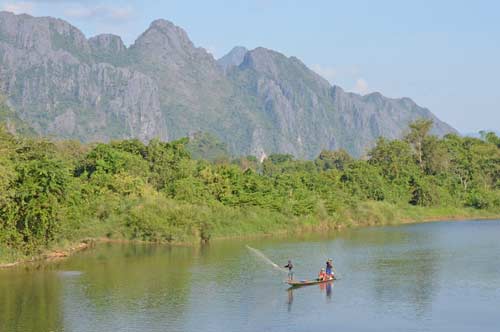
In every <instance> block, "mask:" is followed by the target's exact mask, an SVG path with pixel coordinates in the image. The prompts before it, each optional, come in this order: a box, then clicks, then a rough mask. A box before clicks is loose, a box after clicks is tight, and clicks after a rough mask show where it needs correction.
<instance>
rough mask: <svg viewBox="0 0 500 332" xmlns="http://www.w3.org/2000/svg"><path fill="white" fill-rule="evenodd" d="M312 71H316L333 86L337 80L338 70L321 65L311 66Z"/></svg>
mask: <svg viewBox="0 0 500 332" xmlns="http://www.w3.org/2000/svg"><path fill="white" fill-rule="evenodd" d="M311 69H312V70H314V71H315V72H316V73H317V74H319V75H320V76H322V77H323V78H325V79H326V80H327V81H329V82H330V83H331V84H333V82H334V81H335V79H336V78H337V69H335V68H333V67H329V66H322V65H319V64H314V65H312V66H311Z"/></svg>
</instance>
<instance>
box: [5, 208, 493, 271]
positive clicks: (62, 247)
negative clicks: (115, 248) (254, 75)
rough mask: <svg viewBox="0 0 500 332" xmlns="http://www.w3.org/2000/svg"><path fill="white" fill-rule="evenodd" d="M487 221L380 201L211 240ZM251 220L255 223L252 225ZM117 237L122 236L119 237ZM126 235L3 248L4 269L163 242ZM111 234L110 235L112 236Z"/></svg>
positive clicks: (243, 227) (473, 214) (462, 212)
mask: <svg viewBox="0 0 500 332" xmlns="http://www.w3.org/2000/svg"><path fill="white" fill-rule="evenodd" d="M476 219H477V220H484V219H500V212H498V211H488V210H477V209H470V208H451V207H449V208H447V207H439V208H423V207H415V206H403V207H402V206H395V205H392V204H387V203H380V202H365V203H362V204H360V205H359V206H357V207H355V208H353V209H349V210H345V211H343V212H342V213H340V214H339V215H338V216H337V217H336V218H321V216H308V217H304V218H288V219H287V220H286V222H285V221H282V222H278V223H274V224H273V223H269V222H268V221H266V220H256V219H254V218H249V219H246V220H240V221H239V222H236V221H235V220H229V221H231V222H232V224H233V227H230V228H227V227H226V228H224V227H223V224H219V227H216V228H214V229H213V236H212V237H211V241H217V240H225V239H238V238H240V239H245V238H258V237H266V236H286V235H287V234H289V235H297V234H306V233H315V232H332V231H333V232H334V231H342V230H344V229H349V228H354V227H369V226H384V225H402V224H410V223H424V222H434V221H462V220H476ZM249 221H252V222H254V223H253V224H252V225H248V224H247V223H248V222H249ZM117 234H121V236H120V235H118V237H117ZM125 234H126V233H125V232H122V233H120V232H116V233H113V236H114V238H110V237H108V236H103V235H101V234H99V235H97V236H96V237H86V238H85V239H83V240H77V241H71V242H68V241H65V242H64V243H59V244H53V245H52V246H51V247H50V248H47V249H46V250H43V251H42V252H41V253H40V254H38V255H33V256H29V257H27V256H23V255H21V254H19V253H17V252H14V251H10V252H9V251H6V250H5V248H3V249H2V247H0V269H5V268H12V267H16V266H19V265H21V264H27V263H33V262H42V261H46V262H50V261H56V260H60V259H64V258H67V257H70V256H71V255H73V254H75V253H77V252H80V251H82V250H86V249H88V248H90V247H92V246H93V245H95V244H98V243H116V242H120V243H124V242H135V243H151V244H152V243H159V241H144V240H141V239H134V238H130V237H127V236H124V235H125ZM108 235H109V234H108ZM190 238H191V240H188V241H171V242H167V241H164V242H160V243H164V244H167V245H198V244H199V243H200V239H199V237H198V236H192V237H190Z"/></svg>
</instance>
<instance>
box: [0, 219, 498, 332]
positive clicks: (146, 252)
mask: <svg viewBox="0 0 500 332" xmlns="http://www.w3.org/2000/svg"><path fill="white" fill-rule="evenodd" d="M245 244H249V245H251V246H252V247H255V248H258V249H260V250H261V251H262V252H263V253H265V254H266V255H267V256H268V257H269V258H270V259H272V260H273V261H275V262H279V263H281V264H282V265H284V264H286V260H287V259H288V258H292V259H293V261H294V263H295V265H296V274H297V277H298V278H307V277H311V276H313V275H316V273H317V272H318V270H319V269H320V267H322V265H323V263H324V261H325V259H326V258H327V256H331V257H333V258H334V260H335V261H336V268H337V270H338V272H339V273H340V276H341V280H338V281H336V282H335V283H334V284H332V285H324V286H322V287H320V286H318V285H316V286H309V287H303V288H300V289H294V290H287V288H288V287H287V286H286V285H285V284H284V283H283V280H284V279H285V278H286V276H285V275H284V274H283V273H281V272H279V271H276V270H274V269H273V268H272V267H271V266H270V265H268V264H266V263H265V262H263V261H262V260H261V259H259V258H258V257H256V256H255V255H254V254H252V253H251V252H249V251H248V250H247V249H246V248H245ZM324 328H331V329H333V330H335V331H387V330H391V331H398V330H399V331H453V332H457V331H467V332H470V331H471V330H481V331H495V332H498V331H500V221H471V222H453V223H448V222H444V223H429V224H420V225H408V226H399V227H382V228H366V229H359V230H353V231H347V232H343V233H341V234H337V235H331V236H323V237H320V236H312V237H304V238H301V239H283V240H276V239H266V240H252V241H246V240H245V241H230V242H217V243H213V244H211V245H209V246H204V247H201V248H185V247H182V248H169V247H165V246H143V245H117V244H114V245H101V246H98V247H97V248H95V249H94V250H91V251H87V252H84V253H81V254H78V255H76V256H74V257H72V258H71V259H69V260H66V261H63V262H60V263H57V264H50V265H49V266H45V267H43V266H42V267H38V268H37V269H36V268H35V269H33V268H31V269H29V270H27V269H26V268H19V269H16V270H3V271H0V331H1V332H4V331H5V332H16V331H22V332H31V331H36V332H49V331H54V332H55V331H70V332H80V331H82V332H83V331H85V332H89V331H91V332H94V331H96V332H97V331H98V332H103V331H112V332H119V331H134V332H135V331H141V332H145V331H214V332H215V331H217V332H220V331H240V332H242V331H313V330H315V329H316V330H317V329H324Z"/></svg>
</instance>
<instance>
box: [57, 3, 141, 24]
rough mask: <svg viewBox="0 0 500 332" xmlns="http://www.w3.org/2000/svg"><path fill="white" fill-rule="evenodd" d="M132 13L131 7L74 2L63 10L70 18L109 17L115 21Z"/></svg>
mask: <svg viewBox="0 0 500 332" xmlns="http://www.w3.org/2000/svg"><path fill="white" fill-rule="evenodd" d="M133 14H134V10H133V8H132V7H130V6H127V7H112V6H105V5H96V6H84V5H83V4H74V5H71V6H70V7H68V8H66V9H65V10H64V15H66V16H68V17H71V18H83V19H109V20H115V21H125V20H128V19H129V18H131V17H132V16H133Z"/></svg>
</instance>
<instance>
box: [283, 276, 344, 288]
mask: <svg viewBox="0 0 500 332" xmlns="http://www.w3.org/2000/svg"><path fill="white" fill-rule="evenodd" d="M334 280H335V278H331V279H327V280H318V279H313V280H288V281H287V282H286V283H287V284H289V285H290V286H293V287H300V286H309V285H317V284H323V283H326V282H330V281H334Z"/></svg>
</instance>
